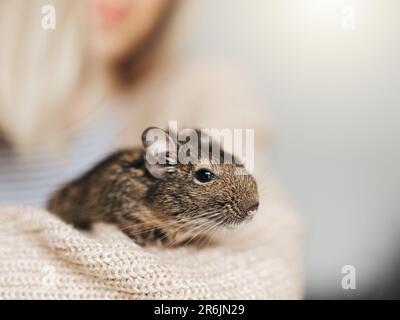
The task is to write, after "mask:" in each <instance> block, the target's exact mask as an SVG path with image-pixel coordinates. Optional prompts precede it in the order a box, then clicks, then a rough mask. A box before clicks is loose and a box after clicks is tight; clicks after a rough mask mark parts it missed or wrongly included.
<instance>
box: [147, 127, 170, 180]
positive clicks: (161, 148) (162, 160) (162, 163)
mask: <svg viewBox="0 0 400 320" xmlns="http://www.w3.org/2000/svg"><path fill="white" fill-rule="evenodd" d="M142 143H143V146H144V148H145V164H146V168H147V170H148V171H149V173H150V174H151V175H152V176H153V177H154V178H157V179H162V178H164V177H165V176H166V175H167V174H168V173H172V172H175V170H176V163H177V145H176V143H175V141H174V140H173V139H172V138H171V136H170V135H169V134H168V133H167V132H165V131H164V130H162V129H160V128H157V127H150V128H147V129H146V130H145V131H144V132H143V134H142Z"/></svg>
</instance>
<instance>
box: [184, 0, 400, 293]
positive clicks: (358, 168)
mask: <svg viewBox="0 0 400 320" xmlns="http://www.w3.org/2000/svg"><path fill="white" fill-rule="evenodd" d="M190 3H191V5H190V6H188V7H187V10H188V11H190V14H189V15H186V16H185V19H188V20H190V25H191V28H189V29H186V30H182V36H181V37H179V45H180V49H182V50H184V52H185V54H186V55H187V56H210V55H212V56H216V57H220V58H223V59H229V60H231V61H234V62H235V63H236V64H240V65H241V67H242V69H243V70H245V71H246V72H247V73H248V74H249V75H250V76H251V78H252V79H253V80H254V81H255V83H256V86H257V90H258V92H257V93H258V95H259V96H260V97H261V98H262V101H263V105H264V106H265V110H266V114H267V116H268V117H270V118H272V123H273V124H274V126H275V128H274V129H275V133H276V140H275V142H274V146H273V150H272V152H271V158H272V160H273V163H274V166H275V169H276V171H277V172H278V175H279V177H280V179H281V181H283V183H284V185H285V186H286V187H287V189H288V190H289V192H290V195H291V197H292V198H293V200H294V202H295V203H296V204H297V206H298V208H299V210H300V211H301V213H302V214H303V215H304V216H305V218H306V221H307V225H308V232H307V241H306V297H307V298H328V297H329V298H356V297H357V298H358V297H359V298H361V297H368V298H391V297H397V298H400V292H399V287H400V278H399V270H400V250H399V249H400V235H399V231H400V197H399V192H400V168H399V164H400V94H399V93H400V73H399V72H398V70H399V68H400V58H399V57H400V32H399V30H400V2H399V1H397V0H359V1H356V0H251V1H245V0H202V1H196V0H191V1H190ZM344 265H353V266H354V267H355V268H356V274H357V284H356V285H357V289H356V290H343V289H342V287H341V279H342V277H343V275H342V274H341V268H342V266H344Z"/></svg>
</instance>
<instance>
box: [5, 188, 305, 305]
mask: <svg viewBox="0 0 400 320" xmlns="http://www.w3.org/2000/svg"><path fill="white" fill-rule="evenodd" d="M262 203H264V204H266V205H264V206H263V207H262V208H261V211H260V214H259V215H258V217H256V219H255V220H254V221H252V222H251V223H250V224H248V225H247V226H245V227H244V228H242V229H239V230H236V231H230V232H229V233H227V234H226V235H224V236H223V240H219V241H218V244H217V245H216V246H213V247H209V248H206V249H201V250H197V249H194V248H180V249H170V250H165V249H164V250H162V249H148V248H142V247H139V246H137V245H136V244H135V243H134V242H133V241H132V240H130V239H129V238H128V237H126V236H125V235H124V234H123V233H122V232H120V231H119V230H117V229H116V228H115V227H114V226H111V225H97V226H96V227H95V230H94V231H93V232H87V233H85V232H82V231H78V230H75V229H74V228H72V227H71V226H69V225H67V224H65V223H63V222H61V221H60V220H59V219H58V218H56V217H55V216H53V215H51V214H50V213H48V212H46V211H44V210H39V209H33V208H27V207H25V208H24V207H13V206H3V207H0V299H281V298H288V299H295V298H301V297H302V277H301V267H300V265H301V250H300V249H301V248H300V245H301V242H302V241H301V239H302V232H301V224H300V223H299V220H298V218H297V215H296V213H294V212H293V211H292V210H291V208H290V207H289V206H288V205H286V204H285V203H286V201H285V200H284V199H283V198H282V197H281V196H279V195H278V194H277V193H276V192H275V193H274V194H272V193H271V192H269V195H268V201H263V202H262Z"/></svg>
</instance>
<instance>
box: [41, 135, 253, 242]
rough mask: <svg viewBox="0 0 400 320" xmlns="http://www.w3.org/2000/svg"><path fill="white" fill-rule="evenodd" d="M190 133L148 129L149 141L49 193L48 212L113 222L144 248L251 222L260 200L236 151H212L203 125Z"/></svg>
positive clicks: (85, 221) (86, 221)
mask: <svg viewBox="0 0 400 320" xmlns="http://www.w3.org/2000/svg"><path fill="white" fill-rule="evenodd" d="M187 130H191V129H187ZM193 133H194V134H193ZM191 137H194V138H192V139H189V141H184V142H179V141H177V140H178V139H174V138H173V137H172V135H171V134H170V133H168V132H166V131H164V130H162V129H160V128H154V127H152V128H148V129H146V130H145V131H144V132H143V135H142V142H143V147H138V148H134V149H129V150H121V151H118V152H115V153H114V154H112V155H110V156H109V157H107V158H106V159H104V160H103V161H101V162H100V163H99V164H97V165H96V166H95V167H93V168H92V169H91V170H90V171H88V172H87V173H85V174H84V175H82V176H81V177H79V178H78V179H76V180H74V181H72V182H70V183H68V184H66V185H65V186H64V187H62V188H61V189H59V190H58V191H56V192H55V193H54V194H53V195H52V196H51V198H50V200H49V201H48V209H49V211H51V212H52V213H54V214H56V215H57V216H59V217H60V218H61V219H62V220H64V221H65V222H67V223H71V224H73V225H74V226H75V227H77V228H83V229H89V228H90V227H91V225H92V224H93V223H95V222H110V223H115V224H116V225H117V226H118V227H119V228H120V229H121V230H122V231H123V232H125V233H126V234H127V235H128V236H129V237H131V238H132V239H133V240H134V241H135V242H136V243H138V244H139V245H142V246H145V245H162V246H166V247H173V246H181V245H186V244H198V245H200V244H202V243H206V242H207V240H210V239H211V238H210V236H211V234H213V233H214V232H215V231H218V230H220V229H221V228H233V227H235V226H237V225H239V224H241V223H244V222H246V221H249V220H251V218H252V217H253V216H254V214H255V213H256V211H257V209H258V205H259V203H258V201H259V198H258V192H257V185H256V181H255V179H254V178H253V177H252V176H251V175H250V174H248V173H247V172H246V169H245V168H244V166H243V164H241V163H240V162H239V161H238V160H237V159H236V158H235V157H234V156H231V157H227V155H229V154H228V153H226V152H224V151H223V150H219V152H217V153H216V152H214V151H213V150H214V149H213V148H214V146H215V144H214V145H213V143H212V142H211V141H210V140H208V141H206V143H204V137H201V135H200V132H199V131H198V130H191ZM211 140H212V139H211ZM204 146H205V147H204ZM204 150H205V152H204ZM227 158H230V159H232V161H226V159H227ZM182 159H183V160H182Z"/></svg>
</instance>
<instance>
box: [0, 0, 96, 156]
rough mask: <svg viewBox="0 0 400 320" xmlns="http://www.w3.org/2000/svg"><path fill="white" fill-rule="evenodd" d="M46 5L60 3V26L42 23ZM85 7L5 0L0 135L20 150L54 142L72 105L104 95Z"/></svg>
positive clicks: (0, 34)
mask: <svg viewBox="0 0 400 320" xmlns="http://www.w3.org/2000/svg"><path fill="white" fill-rule="evenodd" d="M45 5H53V6H54V7H55V9H56V29H55V30H45V29H43V28H42V25H41V22H42V18H43V14H42V13H41V10H42V8H43V6H45ZM81 12H82V10H81V3H80V1H79V0H45V1H44V0H29V1H24V0H2V1H1V2H0V41H1V44H2V49H1V51H0V70H1V72H0V135H1V136H2V137H3V139H4V140H6V141H7V142H8V143H9V144H10V145H11V146H12V147H14V148H15V149H17V150H20V151H21V150H22V151H26V150H31V149H32V148H33V147H34V146H35V145H36V144H37V143H40V144H46V143H54V142H55V141H56V140H57V139H60V137H61V135H62V134H63V133H62V132H63V130H62V129H61V128H62V127H63V126H64V125H67V122H68V121H70V120H71V119H68V116H67V114H70V113H71V112H68V113H67V112H65V110H66V109H67V108H73V107H77V106H78V105H79V108H80V107H81V106H83V105H90V104H93V103H92V101H93V99H94V98H95V99H97V98H100V97H99V96H97V95H98V93H100V92H102V90H100V89H99V85H101V84H100V83H99V82H98V81H97V80H98V79H100V77H97V76H96V74H95V72H94V71H95V70H97V68H96V67H95V63H94V62H93V59H92V57H89V56H87V54H88V52H89V50H86V48H85V45H86V43H87V41H86V35H85V33H84V30H85V27H84V26H83V23H82V14H81ZM82 92H85V94H86V95H85V97H83V96H82V95H81V94H82ZM83 101H85V102H83ZM89 101H91V102H89Z"/></svg>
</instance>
